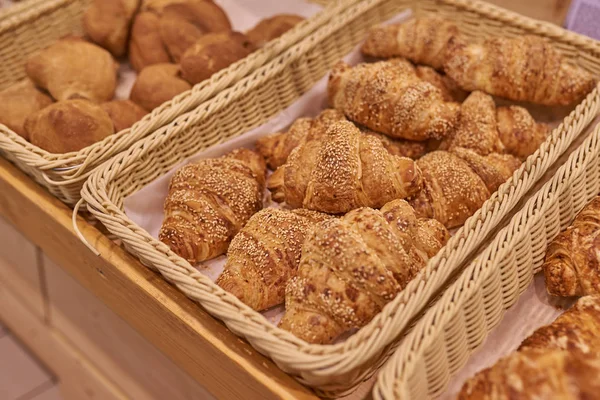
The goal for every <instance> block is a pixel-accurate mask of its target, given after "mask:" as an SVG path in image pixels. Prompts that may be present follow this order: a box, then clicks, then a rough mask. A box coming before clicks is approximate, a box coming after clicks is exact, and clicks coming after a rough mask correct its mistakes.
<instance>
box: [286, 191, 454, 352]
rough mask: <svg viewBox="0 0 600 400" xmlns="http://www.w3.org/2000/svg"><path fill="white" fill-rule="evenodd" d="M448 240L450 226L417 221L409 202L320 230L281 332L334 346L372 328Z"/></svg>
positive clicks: (312, 238)
mask: <svg viewBox="0 0 600 400" xmlns="http://www.w3.org/2000/svg"><path fill="white" fill-rule="evenodd" d="M448 238H449V233H448V231H447V230H446V229H445V228H444V227H443V226H442V224H440V223H439V222H437V221H434V220H428V219H419V218H417V217H416V216H415V213H414V210H413V209H412V208H411V207H410V205H409V204H408V203H407V202H406V201H404V200H394V201H392V202H390V203H388V204H386V205H384V207H383V208H382V209H381V210H375V209H372V208H367V207H363V208H359V209H356V210H353V211H351V212H349V213H348V214H346V215H345V216H344V217H342V218H340V219H332V220H329V221H326V222H323V223H320V224H319V225H318V226H317V227H315V228H314V229H313V230H312V232H311V233H310V234H309V235H308V237H307V238H306V240H305V242H304V246H303V247H302V257H301V259H300V266H299V267H298V275H297V276H296V277H295V278H292V279H291V280H290V281H289V283H288V285H287V289H286V295H285V307H286V311H285V314H284V316H283V318H282V320H281V322H280V324H279V326H280V328H282V329H285V330H287V331H290V332H291V333H293V334H294V335H296V336H297V337H299V338H301V339H304V340H305V341H307V342H309V343H320V344H327V343H331V342H333V341H334V340H335V339H336V338H337V337H338V336H340V335H341V334H343V333H345V332H348V331H350V330H351V329H355V328H360V327H362V326H364V325H366V324H367V323H368V322H369V321H370V320H371V319H373V317H374V316H375V315H377V314H378V313H379V312H380V311H381V309H382V308H383V307H384V306H385V305H386V304H387V303H388V302H390V301H391V300H392V299H393V298H394V297H395V296H396V295H397V294H398V293H399V292H400V291H401V290H402V289H403V288H404V287H405V286H406V285H407V284H408V282H410V280H412V279H413V278H414V277H415V276H416V274H417V273H418V272H419V271H420V270H421V269H422V268H423V267H424V266H425V264H426V263H427V260H428V259H429V258H430V257H432V256H433V255H435V254H436V253H437V252H438V251H439V249H441V248H442V246H444V244H445V243H446V242H447V240H448Z"/></svg>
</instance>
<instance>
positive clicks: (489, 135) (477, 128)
mask: <svg viewBox="0 0 600 400" xmlns="http://www.w3.org/2000/svg"><path fill="white" fill-rule="evenodd" d="M497 125H498V124H497V122H496V104H495V103H494V99H492V97H491V96H489V95H487V94H485V93H483V92H480V91H475V92H473V93H471V94H470V95H469V97H467V99H466V100H465V101H464V103H463V104H462V105H461V107H460V117H459V119H458V124H457V127H456V130H455V131H454V132H452V133H451V134H450V135H448V136H447V137H446V138H445V139H444V140H442V143H441V144H440V147H439V149H440V150H452V149H453V148H455V147H463V148H466V149H470V150H473V151H474V152H476V153H478V154H481V155H483V156H485V155H487V154H489V153H501V152H503V151H504V146H503V145H502V142H500V137H499V136H498V129H497Z"/></svg>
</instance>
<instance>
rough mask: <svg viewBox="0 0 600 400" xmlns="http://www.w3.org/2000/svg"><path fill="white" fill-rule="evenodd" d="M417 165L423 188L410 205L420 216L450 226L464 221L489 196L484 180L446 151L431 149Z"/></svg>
mask: <svg viewBox="0 0 600 400" xmlns="http://www.w3.org/2000/svg"><path fill="white" fill-rule="evenodd" d="M417 165H418V166H419V168H420V169H421V172H422V174H423V190H421V191H420V192H419V193H417V194H416V195H415V196H414V197H413V198H411V200H410V204H411V205H412V206H413V207H414V209H415V211H416V213H417V215H418V216H420V217H425V218H434V219H436V220H438V221H440V222H441V223H442V224H444V226H446V227H447V228H454V227H457V226H461V225H462V224H464V222H465V221H466V220H467V218H469V217H470V216H471V215H473V214H474V213H475V211H477V210H478V209H479V208H481V206H482V205H483V203H484V202H485V201H486V200H487V199H488V198H489V197H490V192H489V190H488V189H487V186H486V184H485V183H484V181H483V180H482V179H481V178H480V177H479V176H478V175H477V174H476V173H475V171H473V170H472V169H471V168H470V167H469V165H468V164H467V163H465V162H464V161H463V160H462V159H461V158H459V157H458V156H456V155H454V154H452V153H450V152H447V151H441V150H439V151H434V152H431V153H429V154H426V155H425V156H423V157H421V158H420V159H419V160H417Z"/></svg>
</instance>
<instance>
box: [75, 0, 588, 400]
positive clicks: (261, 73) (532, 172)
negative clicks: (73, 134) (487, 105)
mask: <svg viewBox="0 0 600 400" xmlns="http://www.w3.org/2000/svg"><path fill="white" fill-rule="evenodd" d="M409 7H410V8H412V9H413V11H414V12H415V14H417V15H442V16H444V17H446V18H450V19H453V20H454V21H455V22H456V23H457V24H459V25H461V26H463V27H464V28H465V29H464V30H465V31H466V33H467V34H469V35H471V36H485V35H511V36H515V35H522V34H524V33H533V34H538V35H541V36H544V37H547V38H550V39H552V40H553V41H554V43H555V44H556V47H557V48H558V49H559V50H560V51H561V52H562V53H564V54H565V55H566V56H567V57H569V58H570V59H571V60H573V61H574V62H576V63H578V64H579V65H581V66H583V67H584V68H586V69H587V70H589V71H591V72H593V73H594V75H596V76H598V75H600V46H599V45H598V43H596V42H594V41H592V40H591V39H587V38H584V37H581V36H578V35H576V34H572V33H569V32H566V31H564V30H563V29H560V28H558V27H556V26H554V25H551V24H546V23H542V22H538V21H533V20H530V19H528V18H524V17H521V16H519V15H517V14H514V13H511V12H508V11H505V10H502V9H499V8H496V7H493V6H489V5H487V4H485V3H482V2H471V1H462V0H461V1H459V0H421V1H419V0H413V1H410V0H363V1H348V3H347V9H346V10H345V11H343V12H340V13H339V14H337V15H336V16H335V18H332V19H331V20H330V23H329V24H327V25H325V26H323V27H322V28H321V29H319V30H318V31H316V32H315V33H313V34H312V35H310V36H309V37H307V38H306V39H304V40H303V41H301V42H299V43H298V44H296V45H294V46H292V47H291V48H290V49H288V50H287V51H285V52H283V53H282V54H281V55H279V56H278V57H276V58H275V59H274V60H273V61H272V62H270V63H269V64H267V65H265V66H264V67H262V68H260V69H258V70H256V71H255V72H254V73H252V74H250V75H249V76H248V77H246V78H244V79H242V80H240V81H239V82H238V83H237V84H235V85H233V86H232V87H230V88H228V89H227V90H225V91H223V92H221V93H219V94H218V95H216V96H215V97H214V98H213V99H211V100H210V101H207V102H206V103H204V104H203V105H201V106H200V107H198V108H197V109H196V110H194V111H192V112H190V113H188V114H185V115H183V116H181V117H179V118H177V119H176V120H175V121H174V122H173V123H171V124H169V125H168V126H165V127H162V128H160V129H159V130H157V131H156V132H155V133H153V134H152V135H151V136H150V137H148V138H146V139H144V140H142V141H140V142H138V143H136V144H135V145H134V146H132V147H131V148H130V149H129V150H127V151H125V152H123V153H121V154H119V155H118V156H117V157H115V158H114V159H113V160H112V161H111V162H110V163H107V164H106V165H105V166H103V167H102V168H101V169H99V170H98V171H96V172H95V173H94V174H93V175H92V176H91V177H90V179H89V180H88V181H87V182H86V184H85V185H84V188H83V190H82V197H83V200H84V201H86V202H87V203H88V205H87V209H88V210H89V212H91V213H92V214H93V215H94V216H95V217H96V218H97V219H98V220H100V221H101V222H102V223H103V224H104V225H105V226H106V227H107V228H108V230H109V231H110V232H111V233H113V234H115V235H116V236H117V237H118V238H119V239H121V240H122V243H123V244H124V246H125V247H126V248H127V249H128V251H130V252H131V253H132V254H134V255H136V256H137V257H139V259H140V260H141V261H142V263H144V264H145V265H147V266H149V267H150V268H153V269H157V270H158V271H160V273H161V274H163V276H164V277H165V278H166V279H168V280H169V281H170V282H172V283H173V284H174V285H176V286H177V287H178V288H179V289H180V290H182V291H183V292H184V293H185V294H186V295H187V296H189V297H190V298H192V299H194V300H196V301H198V302H199V303H200V304H201V305H202V306H203V307H204V308H205V309H206V310H207V311H208V312H210V313H211V314H212V315H214V316H215V317H217V318H219V319H221V320H223V321H224V322H225V324H226V325H227V326H228V327H229V328H230V329H231V330H232V331H233V332H235V333H236V334H238V335H240V336H242V337H244V338H246V339H247V340H248V341H249V342H250V343H251V344H252V345H253V346H254V347H255V348H256V349H258V350H259V351H260V352H261V353H263V354H265V355H267V356H269V357H270V358H272V359H273V360H274V361H275V363H277V365H278V366H279V367H281V368H282V369H283V370H284V371H286V372H288V373H290V374H292V375H294V376H295V377H296V378H297V379H299V380H300V381H301V382H303V383H304V384H306V385H308V386H310V387H313V388H315V390H316V391H317V392H318V393H319V394H320V395H322V396H336V395H340V394H343V393H346V392H348V391H349V390H352V389H353V388H355V387H356V386H357V385H358V384H360V383H361V382H362V381H364V380H366V379H368V378H369V377H370V376H371V375H372V374H373V373H374V371H376V370H377V368H378V367H379V366H380V365H381V364H382V363H383V362H384V361H385V360H386V359H387V357H389V355H390V354H392V352H393V350H394V349H395V347H396V346H397V339H398V338H399V337H400V335H401V334H402V333H403V331H404V330H405V329H406V328H407V327H408V326H409V324H410V323H411V320H413V318H415V317H417V316H418V315H419V314H420V312H421V310H422V309H423V308H424V307H425V306H426V305H427V304H428V303H429V301H430V299H431V298H432V297H433V295H434V293H436V292H437V291H438V290H439V289H440V288H441V287H442V286H443V284H444V283H445V282H446V281H447V280H448V278H449V277H450V276H451V275H452V274H453V273H454V272H456V271H458V270H459V268H460V266H461V265H462V264H463V263H464V262H465V260H467V258H468V257H469V256H470V255H471V253H473V252H474V251H475V250H476V249H477V248H478V247H479V246H480V245H481V244H482V243H483V241H484V239H485V238H486V237H487V236H488V235H489V234H490V233H491V232H492V231H493V230H494V229H496V227H497V225H498V224H499V222H500V221H502V220H503V219H504V218H506V217H507V216H508V215H509V213H510V212H511V210H512V209H513V207H514V206H515V205H516V204H517V203H518V202H519V201H520V200H521V199H522V198H523V196H524V195H525V194H526V193H527V192H528V191H529V190H530V189H531V188H532V187H533V186H534V184H535V183H536V182H537V181H538V180H539V179H540V178H541V177H542V175H543V174H544V173H545V172H546V171H547V170H548V168H549V167H550V166H551V165H553V164H554V162H555V161H556V160H557V159H558V158H559V157H560V155H561V154H562V153H563V152H564V151H566V150H567V148H569V146H570V145H571V143H572V142H573V141H574V139H575V138H577V137H578V135H580V134H581V133H582V132H583V130H584V128H585V127H586V126H587V125H588V124H589V123H590V122H591V121H592V120H593V119H594V118H595V116H596V115H597V114H598V111H599V110H600V97H599V92H598V89H595V90H594V91H593V92H592V93H590V94H589V95H588V97H587V98H586V99H585V100H584V101H583V102H582V103H581V104H580V105H579V106H577V108H576V109H575V110H574V111H573V112H572V113H571V114H570V115H569V116H568V117H567V118H566V119H565V120H564V122H563V123H562V124H561V125H560V126H559V127H558V128H556V129H555V130H554V131H553V133H552V135H551V138H549V139H548V140H547V141H546V142H545V143H544V144H543V145H542V146H541V147H540V149H539V150H538V151H537V152H536V153H535V154H534V155H532V156H531V157H529V159H528V160H527V162H526V163H524V164H523V165H522V166H521V168H520V169H519V170H518V171H517V172H515V174H514V175H513V178H512V179H511V180H509V181H508V182H507V183H505V184H504V185H503V186H501V188H500V189H499V191H498V192H496V193H495V194H494V195H492V197H491V198H490V199H489V200H488V201H487V202H486V203H485V204H484V206H483V207H482V208H481V209H480V210H479V211H478V212H477V213H476V214H475V215H474V216H473V217H471V218H470V219H469V220H468V221H467V222H466V223H465V225H464V226H463V227H462V228H461V229H460V230H459V231H458V232H457V233H456V234H455V235H454V236H453V237H452V238H451V239H450V241H449V243H448V244H447V246H445V248H444V249H443V250H441V251H440V253H439V254H438V255H437V256H436V257H434V258H433V259H432V260H430V262H429V264H428V265H427V267H426V268H425V270H424V271H422V272H421V273H420V274H419V275H418V277H417V278H416V279H415V280H413V281H412V282H411V283H410V284H409V285H408V286H407V288H406V289H405V290H404V291H403V292H402V293H400V294H399V295H398V296H397V297H396V299H395V300H394V301H392V302H391V303H390V304H388V305H387V306H386V307H385V308H384V309H383V311H382V312H381V313H380V314H379V315H377V316H376V317H375V318H374V319H373V321H371V323H369V324H368V325H367V326H365V327H364V328H362V329H360V330H359V331H358V332H357V333H356V334H355V335H353V336H351V337H350V338H349V339H348V340H346V341H345V342H343V343H340V344H336V345H309V344H306V343H305V342H304V341H301V340H299V339H297V338H296V337H294V336H293V335H291V334H290V333H288V332H285V331H283V330H281V329H278V328H277V327H275V326H274V325H272V324H271V323H270V322H268V321H267V320H266V319H265V318H264V317H263V316H262V315H261V314H259V313H257V312H255V311H253V310H251V309H250V308H249V307H247V306H245V305H244V304H243V303H241V302H240V301H239V300H238V299H237V298H236V297H234V296H233V295H231V294H229V293H226V292H225V291H223V290H222V289H221V288H219V287H218V286H216V285H215V284H214V283H213V282H212V281H210V280H209V279H208V278H207V277H205V276H204V275H202V274H201V273H199V272H198V271H197V270H196V269H195V268H193V267H192V266H191V265H190V264H189V263H187V262H186V261H185V260H183V259H182V258H180V257H178V256H177V255H175V254H174V253H173V252H172V251H170V249H169V248H168V247H167V246H166V245H165V244H163V243H161V242H159V241H158V240H156V239H154V238H153V237H152V236H151V235H150V234H149V233H148V232H146V231H144V230H143V229H142V228H141V227H139V226H138V225H136V224H135V223H134V222H133V221H131V220H130V219H129V218H128V217H127V215H126V214H125V212H124V211H123V201H124V199H125V198H126V197H127V196H128V195H130V194H132V193H134V192H136V191H137V190H139V189H140V188H142V187H144V186H145V185H146V184H148V183H150V182H152V181H153V180H154V179H156V178H158V177H160V176H161V175H163V174H165V173H166V172H167V171H169V170H170V169H171V168H172V167H173V166H175V165H176V164H178V163H180V162H182V161H183V160H185V159H186V158H189V157H190V156H192V155H194V154H196V153H198V152H200V151H201V150H204V149H206V148H208V147H209V146H212V145H215V144H217V143H220V142H223V141H226V140H227V139H229V138H232V137H234V136H237V135H239V134H242V133H244V132H246V131H248V130H250V129H251V128H253V127H256V126H258V125H260V124H263V123H265V122H266V121H268V120H269V119H270V118H271V117H272V116H274V115H276V114H278V113H279V112H280V111H281V110H283V109H285V108H286V107H287V106H288V105H290V104H291V103H292V102H293V101H294V100H296V99H297V98H298V97H299V96H301V95H302V94H304V93H305V92H306V91H307V90H308V89H309V88H311V87H312V86H313V85H314V84H315V82H317V81H318V80H319V79H320V78H322V77H323V76H324V75H325V74H326V73H327V72H328V71H329V69H330V68H331V66H332V65H333V64H334V63H335V62H337V61H338V60H339V59H340V58H342V57H343V56H344V55H345V54H347V53H348V52H349V51H350V50H351V49H352V48H353V47H354V46H355V45H356V44H357V43H359V42H360V41H361V40H362V39H363V38H364V37H365V35H366V33H367V31H368V29H369V28H370V27H371V26H373V25H375V24H377V23H379V22H381V21H385V20H387V19H390V18H391V17H393V16H395V15H397V14H398V13H399V12H401V11H403V10H405V9H406V8H409Z"/></svg>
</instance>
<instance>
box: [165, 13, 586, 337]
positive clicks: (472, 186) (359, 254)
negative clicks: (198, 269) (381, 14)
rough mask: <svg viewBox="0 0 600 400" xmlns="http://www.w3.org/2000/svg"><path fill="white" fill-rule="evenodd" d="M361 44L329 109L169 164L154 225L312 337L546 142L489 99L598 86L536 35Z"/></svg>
mask: <svg viewBox="0 0 600 400" xmlns="http://www.w3.org/2000/svg"><path fill="white" fill-rule="evenodd" d="M473 46H478V47H473ZM498 46H499V47H501V48H502V49H503V50H502V51H504V53H503V52H500V51H495V50H493V48H495V47H498ZM511 48H514V49H515V52H514V53H512V52H510V51H509V49H511ZM361 50H362V53H363V54H364V55H365V56H368V57H375V58H377V60H374V61H373V62H366V63H362V64H359V65H356V66H350V65H347V64H345V63H343V62H339V63H338V64H336V65H335V66H334V67H333V69H332V71H331V74H330V75H329V80H328V86H327V97H328V101H329V105H330V107H331V108H330V109H326V110H324V111H322V112H321V113H320V114H319V115H317V116H316V117H315V118H300V119H297V120H296V121H295V122H294V123H293V124H292V125H291V126H290V128H289V130H288V131H287V132H280V133H275V134H271V135H268V136H263V137H261V138H260V139H259V140H258V141H257V142H256V143H255V149H256V151H252V150H248V149H238V150H235V151H234V152H232V153H229V154H226V155H224V156H222V157H219V158H212V159H204V160H202V161H199V162H197V163H194V164H190V165H187V166H185V167H183V168H181V169H180V170H178V171H177V172H176V173H175V175H174V176H173V178H172V180H171V183H170V188H169V193H168V196H167V199H166V201H165V205H164V211H165V218H164V221H163V224H162V227H161V230H160V233H159V239H160V240H161V241H163V242H164V243H166V244H167V245H168V246H169V247H170V248H171V249H172V250H173V251H174V252H175V253H176V254H178V255H179V256H181V257H183V258H185V259H187V260H188V261H189V262H190V263H193V264H196V263H202V262H204V261H206V260H209V259H211V258H213V257H216V256H219V255H224V254H226V255H227V259H226V262H225V267H224V270H223V272H222V273H221V275H220V276H219V277H218V279H217V280H216V283H217V284H218V285H219V286H220V287H221V288H223V289H225V290H226V291H228V292H230V293H232V294H234V295H235V296H236V297H238V298H239V299H240V300H241V301H242V302H244V303H245V304H247V305H248V306H250V307H251V308H253V309H255V310H257V311H263V310H266V309H268V308H270V307H273V306H276V305H281V304H283V303H284V304H285V314H284V315H283V318H282V319H281V321H280V323H279V326H280V327H281V328H283V329H286V330H288V331H290V332H292V333H293V334H294V335H296V336H297V337H299V338H302V339H304V340H305V341H307V342H309V343H321V344H327V343H332V342H334V341H335V340H336V339H338V338H339V337H340V336H342V335H344V334H347V333H351V332H352V331H354V330H356V329H358V328H360V327H362V326H364V325H366V324H367V323H368V322H369V321H371V320H372V319H373V317H374V316H375V315H377V314H378V313H379V312H380V311H381V310H382V308H383V307H384V306H385V305H386V304H387V303H388V302H390V301H391V300H392V299H394V297H395V296H396V295H397V294H398V293H399V292H400V291H401V290H402V289H403V288H404V287H405V286H406V285H407V284H408V283H409V282H410V281H411V279H413V278H414V277H415V276H416V275H417V273H418V272H419V271H420V270H421V269H422V268H424V266H425V265H426V264H427V261H428V260H429V259H430V258H431V257H433V256H434V255H435V254H436V253H437V252H438V251H439V250H440V249H441V248H442V247H443V246H444V245H445V243H446V242H447V240H448V239H449V236H450V234H449V231H448V229H450V228H455V227H459V226H461V225H462V224H463V223H464V222H465V220H466V219H467V218H468V217H470V216H471V215H472V214H473V213H474V212H475V211H476V210H478V209H479V208H480V207H481V206H482V204H483V203H484V202H485V201H486V200H487V199H488V198H489V197H490V196H491V194H492V193H493V192H495V191H496V190H497V189H498V187H499V186H500V185H501V184H502V183H504V182H505V181H506V180H507V179H508V178H510V177H511V176H512V175H513V173H514V171H515V170H516V169H517V168H518V167H519V166H520V164H521V162H522V161H523V160H524V159H525V158H527V157H528V156H529V155H531V154H532V153H533V152H535V150H536V149H537V148H538V147H539V145H540V144H541V143H542V142H543V141H544V140H545V139H546V137H547V135H548V133H549V128H548V126H547V125H545V124H542V123H538V122H536V121H535V120H534V118H533V117H532V116H531V115H530V113H529V112H528V111H527V109H525V108H523V107H521V106H516V105H511V106H502V107H499V106H496V103H495V101H494V98H492V97H491V95H501V96H504V97H506V98H509V99H513V100H527V101H530V102H538V103H544V104H571V103H573V102H574V101H576V100H579V99H580V98H582V97H583V96H585V94H586V93H587V92H588V91H590V90H591V89H592V88H593V86H594V84H595V81H594V79H593V78H592V77H591V76H590V75H589V74H588V73H587V72H586V71H584V70H582V69H580V68H576V67H571V66H569V65H567V62H566V60H564V59H563V58H562V57H561V56H560V54H559V53H558V52H557V51H555V50H554V49H553V48H552V47H551V46H550V45H548V44H546V43H545V42H544V41H543V40H542V39H538V38H533V37H532V38H530V37H526V38H520V39H498V40H496V41H484V42H481V43H469V42H468V40H467V39H466V38H465V37H463V36H462V35H461V33H460V31H459V29H458V28H457V27H456V26H455V25H454V24H452V23H451V22H449V21H445V20H440V19H436V18H421V19H414V20H412V21H410V22H408V23H404V24H401V25H394V26H384V27H379V28H376V29H374V30H373V31H372V32H371V33H370V34H369V36H368V37H367V39H366V41H365V42H364V44H363V46H362V49H361ZM537 51H543V54H544V59H543V60H541V59H538V55H537V53H536V52H537ZM477 55H485V57H483V58H481V59H479V60H477V63H475V64H473V62H472V61H473V59H474V58H475V57H476V56H477ZM509 56H510V57H509ZM184 57H185V56H184ZM182 63H183V61H182ZM417 64H425V65H417ZM443 71H446V73H444V72H443ZM533 75H535V76H543V77H545V78H544V79H540V80H532V78H531V76H533ZM550 75H553V76H560V77H561V79H562V81H561V82H556V81H555V79H550V78H548V77H549V76H550ZM184 76H185V74H184ZM526 78H527V79H526ZM490 82H492V83H490ZM265 164H266V165H265ZM267 167H268V168H269V169H270V170H271V171H272V173H271V174H268V173H267ZM267 175H268V178H266V177H267ZM265 186H266V188H267V189H268V191H267V192H266V193H268V195H269V196H270V197H271V200H272V201H274V202H275V203H274V204H271V205H269V204H267V205H268V207H267V208H264V209H263V203H262V201H261V195H262V194H263V189H264V188H265ZM267 199H268V196H267Z"/></svg>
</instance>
